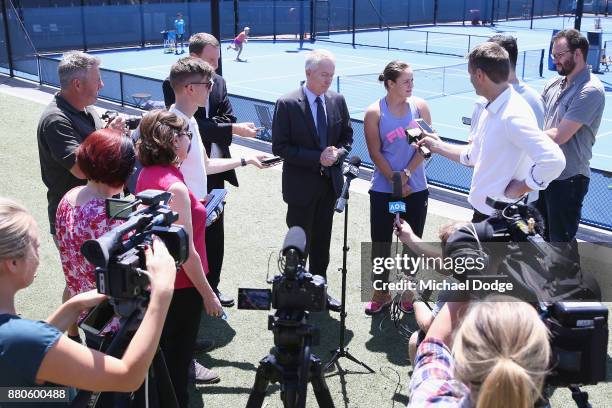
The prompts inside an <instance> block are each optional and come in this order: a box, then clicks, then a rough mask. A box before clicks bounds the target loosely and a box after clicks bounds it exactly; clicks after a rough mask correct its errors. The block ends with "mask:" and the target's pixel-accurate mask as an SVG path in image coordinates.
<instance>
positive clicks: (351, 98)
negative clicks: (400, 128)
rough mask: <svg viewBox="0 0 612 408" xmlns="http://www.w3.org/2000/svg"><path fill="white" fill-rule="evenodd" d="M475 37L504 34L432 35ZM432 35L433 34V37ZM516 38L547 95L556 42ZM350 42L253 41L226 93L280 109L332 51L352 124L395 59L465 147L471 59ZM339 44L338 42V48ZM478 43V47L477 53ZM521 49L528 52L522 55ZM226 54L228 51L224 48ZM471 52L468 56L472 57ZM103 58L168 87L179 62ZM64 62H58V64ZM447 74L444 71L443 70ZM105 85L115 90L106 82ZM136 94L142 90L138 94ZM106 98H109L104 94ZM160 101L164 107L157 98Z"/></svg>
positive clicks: (609, 113)
mask: <svg viewBox="0 0 612 408" xmlns="http://www.w3.org/2000/svg"><path fill="white" fill-rule="evenodd" d="M466 30H467V32H470V33H471V32H477V33H479V34H477V35H478V37H473V38H478V39H481V38H482V39H486V38H487V37H488V36H490V35H493V34H495V33H497V32H499V29H495V28H490V27H469V28H468V27H452V26H443V27H434V28H433V29H432V30H431V31H432V32H437V33H438V34H439V36H438V37H436V38H435V40H434V42H435V44H436V45H435V46H444V47H447V48H448V47H455V48H454V49H459V48H461V47H462V46H463V45H464V43H465V41H466V40H465V38H464V36H458V35H454V34H455V31H463V32H464V33H465V32H466ZM429 31H430V29H429V28H428V32H429ZM524 31H525V30H513V31H510V32H509V33H510V34H512V35H514V36H516V37H517V38H518V40H519V41H518V42H519V49H520V50H521V51H529V53H530V54H528V56H527V57H526V58H525V61H526V62H525V67H526V68H525V75H523V76H524V79H525V80H526V81H527V83H528V84H530V85H531V86H532V87H533V88H535V89H536V90H541V89H542V88H543V86H544V84H545V82H546V80H547V79H548V78H551V77H553V76H555V75H556V72H552V71H548V70H547V69H546V64H547V62H546V58H548V52H547V51H546V53H545V59H544V70H543V75H544V77H543V78H540V77H539V75H538V73H537V69H538V66H539V52H538V51H537V50H538V49H544V48H547V47H548V43H549V41H550V32H549V31H546V32H544V31H526V33H527V34H526V35H524V36H523V32H524ZM380 32H381V31H380V30H376V31H368V32H363V33H360V38H366V37H365V36H366V35H370V36H372V37H374V39H372V40H371V42H372V43H374V42H376V41H377V40H376V37H377V36H379V35H380ZM421 32H422V31H419V33H418V34H416V35H414V33H413V32H411V31H410V30H406V29H402V30H398V33H402V34H403V35H404V36H405V37H406V40H405V41H414V39H413V38H414V37H417V38H419V37H420V36H421V34H420V33H421ZM347 35H348V34H337V35H334V34H331V35H330V36H329V39H328V40H326V41H317V42H316V43H314V44H311V43H308V42H306V43H304V48H302V49H300V48H299V43H298V42H289V41H287V42H276V43H273V42H270V41H251V42H249V43H248V44H247V45H246V47H245V51H244V53H243V58H246V59H247V62H236V61H234V60H233V58H234V55H233V53H231V52H224V53H223V55H222V65H223V76H224V78H225V79H226V80H227V84H228V91H229V92H230V93H231V94H236V95H241V96H246V97H250V98H256V99H261V100H266V101H270V102H274V101H275V100H276V99H277V98H278V97H279V96H281V95H283V94H284V93H287V92H289V91H291V90H293V89H295V88H296V87H297V86H298V85H299V83H300V81H302V80H304V79H305V77H304V57H305V54H306V53H307V52H308V51H309V50H310V49H313V48H326V49H328V50H330V51H331V52H333V53H334V54H335V55H336V58H337V64H336V82H335V84H334V85H333V88H334V89H336V90H339V91H340V92H341V93H343V94H344V95H345V97H346V100H347V104H348V105H349V110H350V111H351V116H352V117H353V118H355V119H363V113H364V111H365V109H366V108H367V106H368V105H369V104H370V103H372V102H374V101H375V100H376V99H377V98H379V97H381V96H383V95H384V88H383V87H382V85H381V84H380V83H378V81H377V76H378V73H379V72H381V71H382V69H383V68H384V66H385V64H386V63H387V62H389V61H391V60H394V59H400V60H404V61H407V62H409V63H410V64H411V65H412V68H413V70H414V71H415V90H414V94H415V95H416V96H420V97H423V98H426V99H427V100H428V102H429V105H430V107H431V111H432V118H433V122H434V126H435V127H436V129H437V130H438V131H439V132H440V134H441V135H443V136H445V137H449V138H453V139H458V140H465V139H466V137H467V127H465V126H463V125H462V124H461V117H462V116H468V117H469V116H471V111H472V107H473V102H474V100H475V98H476V95H475V94H474V93H473V92H472V88H471V85H470V82H469V77H468V74H467V68H466V66H465V59H464V58H461V57H455V56H448V55H440V54H426V53H422V52H406V51H401V50H393V49H386V48H377V47H368V46H358V47H355V48H353V47H352V46H349V45H346V44H343V43H342V42H343V41H346V38H344V37H346V36H347ZM332 41H333V42H332ZM477 44H478V43H477V42H476V43H473V44H472V47H473V46H475V45H477ZM523 44H526V46H525V48H523ZM222 49H223V51H225V47H224V46H223V47H222ZM466 52H467V50H466ZM97 55H98V56H99V57H100V58H101V59H102V66H103V67H104V68H107V69H110V70H115V71H120V72H125V73H128V74H133V75H138V76H142V77H147V78H156V79H164V78H166V77H167V75H168V72H169V70H170V66H171V65H172V63H173V62H174V61H176V59H178V58H179V57H180V56H176V55H174V54H164V53H163V50H162V49H161V48H157V47H155V48H144V49H142V48H137V49H133V50H123V51H107V52H100V53H97ZM57 57H58V58H59V56H57ZM521 58H522V57H521V56H519V63H518V64H517V67H518V68H517V73H518V75H519V76H522V72H521V67H522V60H521ZM442 67H446V68H442ZM599 78H600V79H601V80H602V82H603V83H604V85H606V87H607V88H608V89H609V90H610V91H612V74H611V73H610V72H607V73H604V74H603V75H600V76H599ZM107 82H108V84H107V85H111V86H113V85H112V84H110V82H109V81H107ZM135 89H137V88H135ZM103 92H104V90H103ZM153 97H154V99H155V98H158V99H162V97H161V89H159V94H157V95H155V94H154V96H153ZM606 101H607V103H606V110H605V112H604V116H603V119H602V123H601V127H600V129H599V133H598V135H597V143H596V145H595V147H594V151H593V159H592V161H591V166H592V167H594V168H599V169H603V170H608V171H609V170H612V160H611V159H612V119H611V118H612V93H611V92H606Z"/></svg>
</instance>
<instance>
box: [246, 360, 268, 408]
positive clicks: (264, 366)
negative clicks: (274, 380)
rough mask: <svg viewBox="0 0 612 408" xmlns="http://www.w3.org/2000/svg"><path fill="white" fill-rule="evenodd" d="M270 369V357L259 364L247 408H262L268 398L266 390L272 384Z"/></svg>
mask: <svg viewBox="0 0 612 408" xmlns="http://www.w3.org/2000/svg"><path fill="white" fill-rule="evenodd" d="M269 369H270V361H269V360H268V357H266V358H264V359H263V360H261V361H260V362H259V367H257V374H255V384H253V389H252V390H251V395H249V400H248V401H247V405H246V408H261V406H262V405H263V400H264V398H265V397H266V390H267V389H268V384H270V377H269V375H268V373H269Z"/></svg>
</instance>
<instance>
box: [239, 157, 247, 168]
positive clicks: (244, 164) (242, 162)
mask: <svg viewBox="0 0 612 408" xmlns="http://www.w3.org/2000/svg"><path fill="white" fill-rule="evenodd" d="M240 165H241V166H242V167H244V166H246V165H247V162H246V160H244V157H241V158H240Z"/></svg>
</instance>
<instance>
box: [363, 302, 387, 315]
mask: <svg viewBox="0 0 612 408" xmlns="http://www.w3.org/2000/svg"><path fill="white" fill-rule="evenodd" d="M392 301H393V299H389V300H387V301H385V302H383V303H381V302H376V301H374V300H371V301H369V302H368V303H366V307H365V314H367V315H368V316H372V315H375V314H378V313H380V312H382V311H383V309H384V308H386V307H389V305H390V304H391V302H392Z"/></svg>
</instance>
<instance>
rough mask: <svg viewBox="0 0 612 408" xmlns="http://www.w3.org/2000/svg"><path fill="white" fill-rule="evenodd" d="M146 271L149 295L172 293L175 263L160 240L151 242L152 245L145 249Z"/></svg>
mask: <svg viewBox="0 0 612 408" xmlns="http://www.w3.org/2000/svg"><path fill="white" fill-rule="evenodd" d="M144 252H145V258H146V261H147V271H148V272H149V273H150V274H151V293H152V294H153V295H155V294H160V295H164V294H170V296H172V293H173V292H174V279H175V278H176V263H175V262H174V258H172V255H170V253H169V252H168V248H166V245H165V244H164V242H163V241H162V240H161V239H155V240H153V245H149V246H147V247H146V248H145V251H144Z"/></svg>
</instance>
